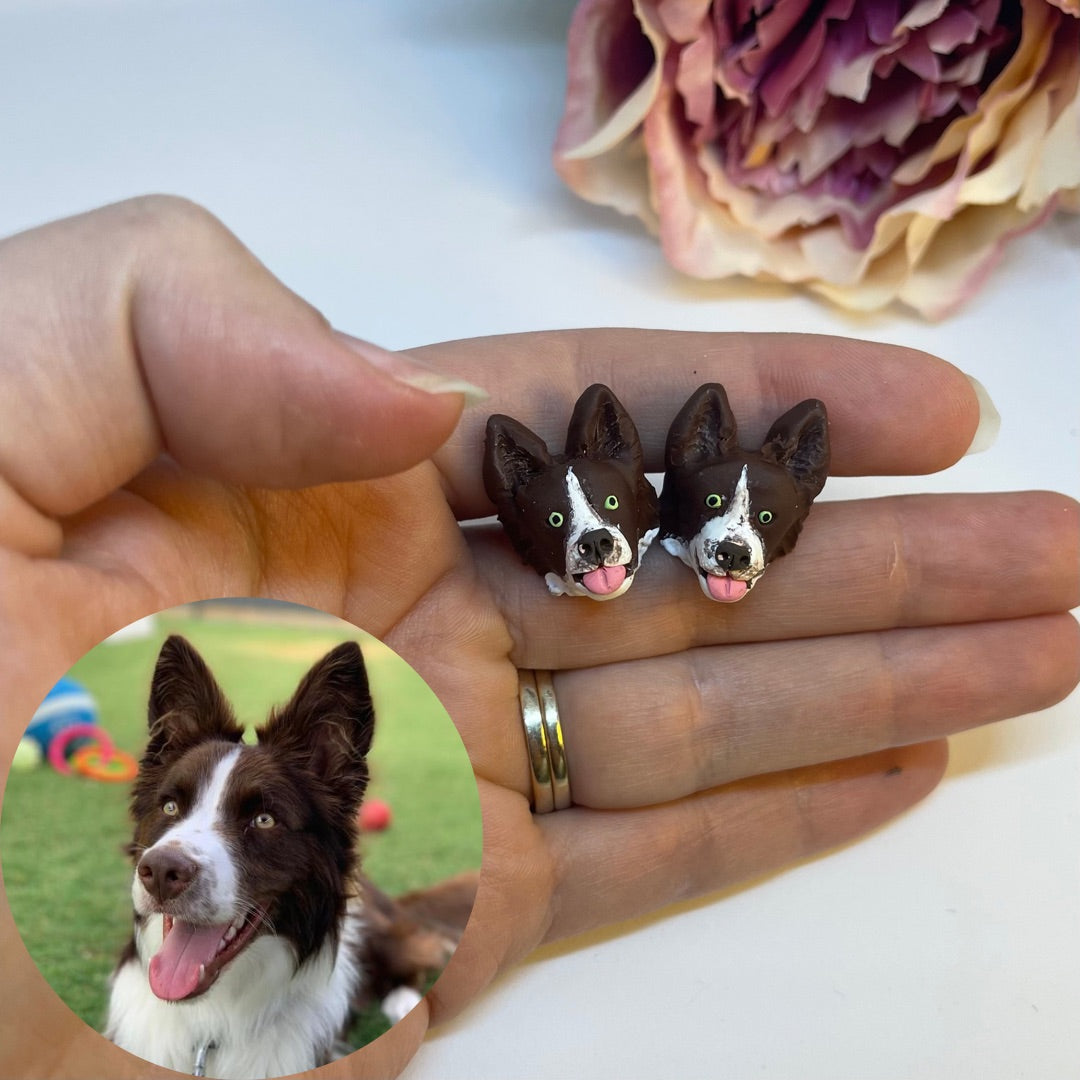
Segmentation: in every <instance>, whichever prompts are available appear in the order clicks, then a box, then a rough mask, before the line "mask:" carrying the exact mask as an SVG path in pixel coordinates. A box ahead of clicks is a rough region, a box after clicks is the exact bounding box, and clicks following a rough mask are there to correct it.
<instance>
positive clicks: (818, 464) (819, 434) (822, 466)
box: [761, 398, 829, 499]
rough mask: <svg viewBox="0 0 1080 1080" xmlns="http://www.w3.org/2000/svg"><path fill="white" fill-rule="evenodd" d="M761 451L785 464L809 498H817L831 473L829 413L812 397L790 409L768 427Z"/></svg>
mask: <svg viewBox="0 0 1080 1080" xmlns="http://www.w3.org/2000/svg"><path fill="white" fill-rule="evenodd" d="M761 454H762V456H763V457H764V458H765V459H766V460H767V461H772V462H775V463H776V464H777V465H782V466H783V467H784V468H785V469H787V471H788V472H789V473H790V474H791V476H792V478H793V479H794V480H795V483H796V484H797V485H798V486H799V487H800V488H801V489H802V491H803V492H804V494H805V495H806V497H807V498H809V499H814V498H816V497H817V496H818V495H819V494H820V492H821V489H822V488H823V487H824V486H825V480H826V478H827V477H828V475H829V417H828V414H827V413H826V411H825V406H824V405H823V404H822V403H821V402H820V401H818V400H817V398H810V399H809V400H807V401H801V402H799V404H798V405H796V406H795V407H794V408H792V409H788V411H787V412H786V413H784V415H783V416H781V417H780V419H779V420H777V421H776V423H775V424H773V426H772V427H771V428H770V429H769V434H768V435H766V436H765V442H764V444H763V445H762V447H761Z"/></svg>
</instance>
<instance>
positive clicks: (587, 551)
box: [577, 529, 615, 566]
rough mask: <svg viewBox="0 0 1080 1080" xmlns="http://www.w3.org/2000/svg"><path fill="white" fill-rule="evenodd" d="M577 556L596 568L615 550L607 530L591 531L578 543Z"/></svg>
mask: <svg viewBox="0 0 1080 1080" xmlns="http://www.w3.org/2000/svg"><path fill="white" fill-rule="evenodd" d="M577 549H578V554H579V555H580V556H581V557H582V558H583V559H588V561H589V562H591V563H596V565H597V566H600V565H602V564H603V562H604V560H605V559H606V558H607V557H608V556H609V555H610V554H611V553H612V552H613V551H614V550H615V539H614V537H613V536H612V535H611V533H609V532H608V531H607V529H593V531H592V532H587V533H585V535H584V536H582V538H581V539H580V540H579V541H578V546H577Z"/></svg>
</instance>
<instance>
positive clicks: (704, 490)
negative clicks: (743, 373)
mask: <svg viewBox="0 0 1080 1080" xmlns="http://www.w3.org/2000/svg"><path fill="white" fill-rule="evenodd" d="M665 465H666V471H665V473H664V488H663V492H662V493H661V496H660V542H661V544H662V545H663V547H664V549H665V550H666V551H668V552H669V553H670V554H672V555H674V556H675V557H676V558H678V559H681V560H682V561H683V562H684V563H686V565H687V566H689V567H690V569H691V570H693V571H694V573H695V574H696V575H697V577H698V583H699V585H700V586H701V590H702V592H704V593H705V595H706V596H707V597H709V599H711V600H717V601H720V602H722V603H731V602H733V601H735V600H741V599H742V598H743V597H744V596H745V595H746V594H747V592H749V590H750V589H752V588H753V587H754V585H755V584H756V583H757V581H758V580H759V579H760V577H761V575H762V574H763V573H764V572H765V567H766V566H768V564H769V563H770V562H771V561H772V560H773V559H776V558H779V557H780V556H781V555H786V554H787V553H788V552H789V551H791V549H792V548H793V547H794V546H795V541H796V540H797V539H798V536H799V531H800V530H801V528H802V523H803V521H804V520H805V519H806V515H807V514H808V513H809V512H810V504H811V503H812V502H813V501H814V499H815V498H816V497H817V496H818V494H819V493H820V492H821V489H822V487H824V485H825V479H826V476H827V475H828V468H829V424H828V417H827V415H826V412H825V406H824V405H823V404H822V403H821V402H820V401H817V400H816V399H811V400H808V401H803V402H800V403H799V404H798V405H796V406H795V407H794V408H792V409H790V410H788V412H786V413H784V415H783V416H781V417H780V419H779V420H777V421H776V423H775V424H773V426H772V427H771V428H770V430H769V433H768V435H767V436H766V437H765V442H764V443H763V445H762V447H761V449H760V450H758V451H756V452H750V451H746V450H743V449H742V448H741V447H740V446H739V443H738V432H737V429H736V425H735V417H734V415H733V414H732V412H731V407H730V405H729V404H728V400H727V395H726V394H725V393H724V388H723V387H722V386H721V385H720V384H719V383H707V384H706V385H704V386H701V387H699V388H698V389H697V390H696V391H695V392H694V394H693V395H692V396H691V397H690V399H689V400H688V401H687V402H686V404H685V405H684V406H683V408H682V410H681V411H680V412H679V415H678V416H677V417H676V418H675V420H674V422H673V423H672V425H671V429H670V431H669V432H668V440H667V450H666V455H665Z"/></svg>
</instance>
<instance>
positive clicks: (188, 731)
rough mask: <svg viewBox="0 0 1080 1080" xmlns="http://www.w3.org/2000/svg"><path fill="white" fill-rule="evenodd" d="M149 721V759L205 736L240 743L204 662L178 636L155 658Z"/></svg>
mask: <svg viewBox="0 0 1080 1080" xmlns="http://www.w3.org/2000/svg"><path fill="white" fill-rule="evenodd" d="M147 720H148V724H149V728H150V741H149V744H148V745H147V748H146V759H147V760H155V759H157V758H158V757H160V756H161V754H162V753H163V752H164V751H165V750H166V749H167V748H169V747H174V748H175V747H178V746H186V745H189V744H192V743H194V742H196V741H197V740H199V739H204V738H206V737H207V736H211V737H216V738H220V739H228V740H229V741H231V742H239V741H240V739H241V737H242V736H243V733H244V732H243V728H241V727H240V725H239V724H237V722H236V718H235V717H234V716H233V711H232V709H231V708H230V707H229V703H228V701H226V699H225V695H224V694H223V693H222V692H221V687H219V686H218V684H217V682H216V680H215V679H214V676H213V675H211V674H210V669H209V668H208V667H207V666H206V663H205V661H204V660H203V658H202V657H201V656H200V655H199V654H198V653H197V652H196V651H195V649H194V648H193V647H192V646H191V644H190V643H189V642H188V641H187V640H186V639H185V638H182V637H180V636H179V634H172V635H171V636H170V637H168V638H166V640H165V644H164V645H162V646H161V652H160V653H159V654H158V660H157V666H156V667H155V668H154V676H153V679H152V680H151V682H150V702H149V705H148V708H147Z"/></svg>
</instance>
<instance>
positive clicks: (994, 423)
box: [964, 372, 1001, 457]
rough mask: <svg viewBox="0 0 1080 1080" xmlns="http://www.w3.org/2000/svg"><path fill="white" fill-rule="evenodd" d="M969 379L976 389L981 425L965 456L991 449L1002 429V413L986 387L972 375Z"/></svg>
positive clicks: (976, 430) (972, 386)
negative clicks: (995, 405)
mask: <svg viewBox="0 0 1080 1080" xmlns="http://www.w3.org/2000/svg"><path fill="white" fill-rule="evenodd" d="M965 374H966V372H965ZM967 380H968V382H969V383H971V388H972V389H973V390H974V391H975V397H976V398H977V399H978V402H979V426H978V427H977V428H976V429H975V437H974V438H973V439H972V440H971V445H970V446H969V447H968V448H967V453H965V455H964V456H965V457H967V456H968V454H981V453H982V452H983V451H984V450H989V449H990V447H991V446H993V445H994V442H995V441H996V440H997V437H998V431H999V430H1000V429H1001V413H999V412H998V411H997V409H996V408H995V407H994V403H993V402H992V401H991V400H990V395H989V394H988V393H987V392H986V387H985V386H983V384H982V383H981V382H979V380H978V379H976V378H974V377H973V376H971V375H968V376H967Z"/></svg>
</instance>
